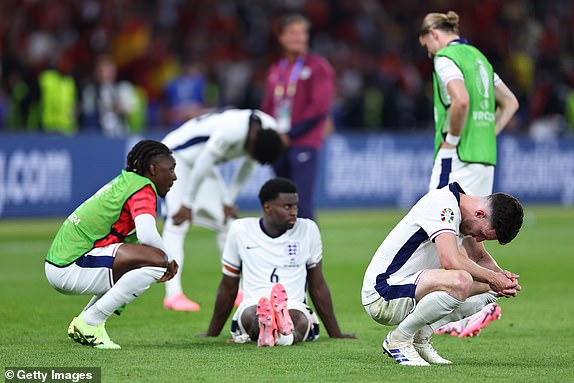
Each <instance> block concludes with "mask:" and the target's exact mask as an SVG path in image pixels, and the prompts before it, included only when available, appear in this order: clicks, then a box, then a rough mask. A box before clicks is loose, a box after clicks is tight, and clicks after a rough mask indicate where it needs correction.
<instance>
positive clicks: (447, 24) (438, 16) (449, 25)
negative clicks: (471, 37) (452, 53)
mask: <svg viewBox="0 0 574 383" xmlns="http://www.w3.org/2000/svg"><path fill="white" fill-rule="evenodd" d="M458 20H459V17H458V14H457V13H456V12H454V11H448V13H446V14H445V13H429V14H427V15H426V16H425V17H424V19H423V22H422V24H421V29H420V30H419V36H422V35H425V34H427V33H428V31H429V29H431V28H434V29H440V30H442V31H445V32H452V33H454V34H457V35H458Z"/></svg>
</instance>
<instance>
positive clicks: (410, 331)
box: [392, 291, 462, 341]
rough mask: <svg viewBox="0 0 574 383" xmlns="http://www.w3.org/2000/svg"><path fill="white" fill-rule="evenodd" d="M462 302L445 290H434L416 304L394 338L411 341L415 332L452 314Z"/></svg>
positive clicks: (394, 332)
mask: <svg viewBox="0 0 574 383" xmlns="http://www.w3.org/2000/svg"><path fill="white" fill-rule="evenodd" d="M461 303H462V302H461V301H459V300H458V299H456V298H455V297H453V296H452V295H450V294H448V293H446V292H444V291H434V292H432V293H430V294H428V295H425V296H424V297H423V298H422V299H421V300H420V301H419V302H418V303H417V305H416V307H415V309H414V310H413V312H412V313H410V314H409V315H407V317H406V318H405V319H403V321H402V322H401V323H399V325H398V327H397V328H396V330H395V331H393V332H392V338H393V340H395V341H410V340H411V339H413V337H414V335H415V333H416V332H417V331H419V330H420V329H422V328H423V327H424V326H425V325H428V324H431V323H434V322H436V321H437V320H439V319H440V318H442V317H444V316H445V315H448V314H450V313H451V312H452V311H453V310H454V309H456V308H457V307H458V306H459V305H460V304H461Z"/></svg>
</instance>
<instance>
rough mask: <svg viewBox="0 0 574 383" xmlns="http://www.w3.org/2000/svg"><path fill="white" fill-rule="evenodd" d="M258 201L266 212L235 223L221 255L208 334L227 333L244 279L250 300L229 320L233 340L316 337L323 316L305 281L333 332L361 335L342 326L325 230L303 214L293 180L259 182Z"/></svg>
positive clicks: (280, 341) (269, 342)
mask: <svg viewBox="0 0 574 383" xmlns="http://www.w3.org/2000/svg"><path fill="white" fill-rule="evenodd" d="M259 200H260V202H261V205H262V207H263V218H242V219H238V220H236V221H234V222H233V223H232V225H231V227H230V230H229V235H228V237H227V242H226V244H225V249H224V251H223V257H222V263H223V274H224V275H223V278H222V280H221V283H220V284H219V288H218V290H217V297H216V300H215V308H214V311H213V317H212V318H211V323H210V324H209V329H208V331H207V333H206V334H204V335H206V336H218V335H219V334H220V333H221V329H222V328H223V325H224V324H225V322H226V321H227V318H228V317H229V315H230V314H231V310H232V309H233V300H234V297H235V294H236V292H237V289H238V287H239V279H240V277H241V278H242V283H243V293H244V301H243V302H242V303H241V304H240V305H239V307H238V308H237V311H236V312H235V315H234V316H233V321H232V325H231V334H232V336H233V339H234V341H235V342H237V343H245V342H247V341H249V340H253V341H255V340H257V345H258V346H269V347H272V346H275V345H285V346H287V345H291V344H294V343H297V342H303V341H310V340H314V339H316V338H317V337H318V335H319V322H318V320H317V317H316V316H315V314H314V313H313V311H312V310H311V309H310V307H309V306H307V304H306V302H307V296H306V295H307V293H306V290H305V288H306V286H308V288H309V295H310V296H311V299H312V300H313V303H314V305H315V308H316V309H317V312H318V314H319V317H320V318H321V320H322V321H323V324H324V325H325V327H326V329H327V332H328V333H329V336H331V337H333V338H355V335H354V334H344V333H342V332H341V330H340V329H339V325H338V323H337V319H336V318H335V313H334V312H333V303H332V301H331V294H330V292H329V287H328V286H327V282H326V281H325V278H324V277H323V272H322V267H321V262H322V261H321V260H322V244H321V236H320V233H319V229H318V228H317V225H316V224H315V222H313V221H312V220H309V219H304V218H297V203H298V195H297V189H296V187H295V184H294V183H293V182H291V181H289V180H288V179H285V178H274V179H271V180H269V181H267V182H266V183H265V184H264V185H263V186H262V187H261V190H260V191H259ZM287 296H289V300H287Z"/></svg>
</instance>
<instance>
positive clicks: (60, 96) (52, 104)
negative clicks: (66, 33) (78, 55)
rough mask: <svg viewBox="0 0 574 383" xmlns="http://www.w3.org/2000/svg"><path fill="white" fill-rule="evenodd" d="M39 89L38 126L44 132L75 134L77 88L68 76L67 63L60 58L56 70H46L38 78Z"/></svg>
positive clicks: (72, 79)
mask: <svg viewBox="0 0 574 383" xmlns="http://www.w3.org/2000/svg"><path fill="white" fill-rule="evenodd" d="M38 84H39V88H40V104H39V105H40V106H39V114H40V125H41V126H42V128H43V129H44V131H45V132H48V133H61V134H66V135H72V134H75V133H76V132H77V130H78V119H77V116H76V100H77V93H78V92H77V87H76V81H75V80H74V78H73V77H72V76H71V75H70V67H69V63H66V60H65V59H64V57H61V58H60V60H59V63H58V66H57V67H56V68H48V69H46V70H44V71H42V72H41V73H40V75H39V76H38Z"/></svg>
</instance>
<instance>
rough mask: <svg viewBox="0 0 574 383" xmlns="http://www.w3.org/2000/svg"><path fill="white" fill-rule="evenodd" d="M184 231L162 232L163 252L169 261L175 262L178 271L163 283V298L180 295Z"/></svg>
mask: <svg viewBox="0 0 574 383" xmlns="http://www.w3.org/2000/svg"><path fill="white" fill-rule="evenodd" d="M185 235H186V231H183V232H182V231H181V230H177V231H175V230H164V231H163V243H164V244H165V250H166V251H167V253H168V254H169V257H170V259H173V260H175V261H176V262H177V264H178V266H179V269H178V271H177V274H175V276H174V277H173V278H172V279H171V280H169V281H167V282H165V297H166V298H171V297H173V296H176V295H177V294H179V293H182V292H183V290H182V287H181V272H182V271H183V259H184V252H183V246H184V244H183V243H184V240H185Z"/></svg>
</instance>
